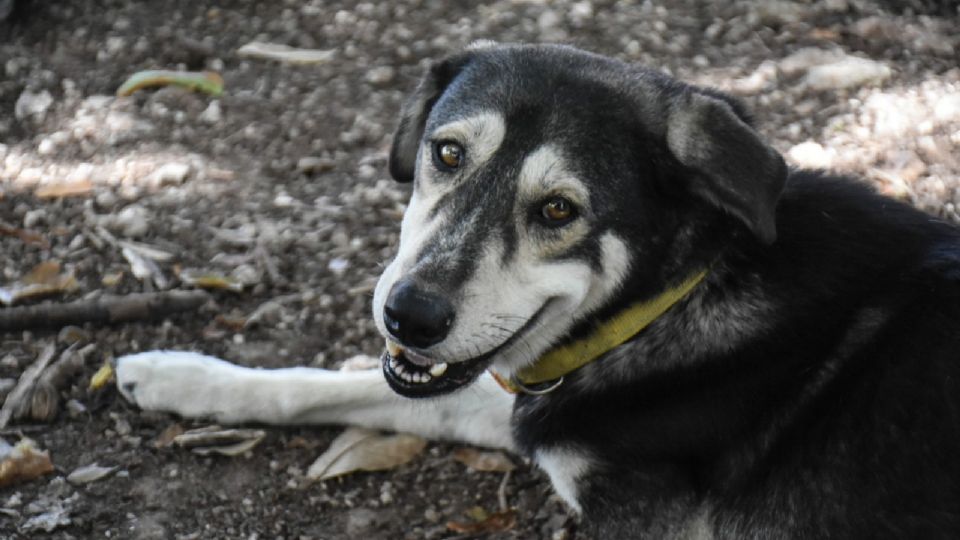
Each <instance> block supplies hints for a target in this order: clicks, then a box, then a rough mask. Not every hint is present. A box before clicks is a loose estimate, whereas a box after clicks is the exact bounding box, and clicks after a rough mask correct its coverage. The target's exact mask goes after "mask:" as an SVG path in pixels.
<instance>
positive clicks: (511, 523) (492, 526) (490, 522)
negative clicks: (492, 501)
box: [447, 507, 517, 534]
mask: <svg viewBox="0 0 960 540" xmlns="http://www.w3.org/2000/svg"><path fill="white" fill-rule="evenodd" d="M475 508H479V507H475ZM480 510H481V511H482V510H483V509H482V508H481V509H480ZM482 514H483V515H484V517H483V519H479V520H477V519H475V520H474V521H473V522H462V521H449V522H447V529H448V530H450V531H452V532H455V533H458V534H496V533H503V532H507V531H509V530H511V529H513V528H514V527H515V526H516V525H517V511H516V510H506V511H504V512H495V513H493V514H489V515H486V514H487V513H486V511H483V512H482ZM468 515H469V514H468ZM470 517H471V518H472V517H474V516H472V515H471V516H470Z"/></svg>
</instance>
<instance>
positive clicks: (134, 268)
mask: <svg viewBox="0 0 960 540" xmlns="http://www.w3.org/2000/svg"><path fill="white" fill-rule="evenodd" d="M120 253H121V254H123V258H124V259H126V260H127V262H128V263H130V271H131V272H132V273H133V277H135V278H137V279H139V280H140V281H144V280H146V279H150V280H152V281H153V284H154V285H156V286H157V287H158V288H160V289H166V288H167V285H168V284H169V282H168V281H167V278H166V276H164V275H163V271H162V270H160V267H159V266H157V263H155V262H153V260H152V259H150V258H148V257H144V256H143V255H141V254H140V253H139V252H138V251H137V250H135V249H131V248H129V247H124V248H122V249H121V250H120Z"/></svg>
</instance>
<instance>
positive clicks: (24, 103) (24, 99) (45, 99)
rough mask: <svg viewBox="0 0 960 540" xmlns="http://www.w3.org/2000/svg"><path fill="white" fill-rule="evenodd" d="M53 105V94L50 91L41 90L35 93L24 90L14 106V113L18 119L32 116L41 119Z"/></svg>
mask: <svg viewBox="0 0 960 540" xmlns="http://www.w3.org/2000/svg"><path fill="white" fill-rule="evenodd" d="M51 105H53V96H51V95H50V92H47V91H46V90H41V91H40V92H36V93H34V92H31V91H29V90H24V91H23V92H22V93H21V94H20V97H19V98H17V102H16V104H14V106H13V115H14V116H15V117H16V119H17V120H26V119H28V118H32V119H34V120H37V121H40V120H43V119H44V117H46V115H47V111H48V110H49V109H50V106H51Z"/></svg>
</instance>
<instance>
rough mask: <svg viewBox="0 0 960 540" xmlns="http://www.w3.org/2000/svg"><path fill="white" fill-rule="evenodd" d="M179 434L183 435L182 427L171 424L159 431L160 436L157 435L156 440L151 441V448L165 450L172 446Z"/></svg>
mask: <svg viewBox="0 0 960 540" xmlns="http://www.w3.org/2000/svg"><path fill="white" fill-rule="evenodd" d="M181 434H183V426H181V425H180V424H171V425H169V426H167V427H166V428H165V429H164V430H163V431H161V432H160V435H157V438H156V440H154V441H153V447H154V448H166V447H168V446H170V445H171V444H173V441H174V440H175V439H176V438H177V437H178V436H179V435H181Z"/></svg>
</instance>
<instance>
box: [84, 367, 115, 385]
mask: <svg viewBox="0 0 960 540" xmlns="http://www.w3.org/2000/svg"><path fill="white" fill-rule="evenodd" d="M111 380H113V366H112V365H110V362H104V363H103V365H102V366H100V369H98V370H97V372H96V373H94V374H93V377H90V390H99V389H101V388H103V387H104V385H106V384H107V383H108V382H110V381H111Z"/></svg>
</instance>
